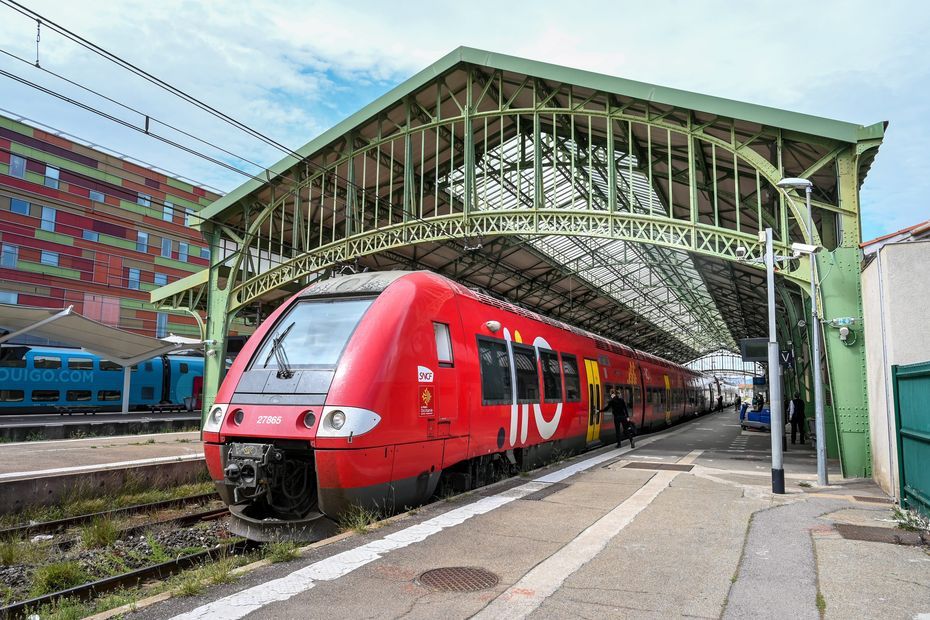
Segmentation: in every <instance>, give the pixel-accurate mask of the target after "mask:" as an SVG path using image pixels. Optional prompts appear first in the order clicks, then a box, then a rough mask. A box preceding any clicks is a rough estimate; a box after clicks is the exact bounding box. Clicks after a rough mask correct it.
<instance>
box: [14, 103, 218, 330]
mask: <svg viewBox="0 0 930 620" xmlns="http://www.w3.org/2000/svg"><path fill="white" fill-rule="evenodd" d="M218 197H219V194H218V193H215V192H211V191H209V190H207V189H204V188H203V187H198V186H196V185H194V184H192V183H190V182H188V181H184V180H181V179H179V178H175V177H173V176H169V175H168V174H166V173H163V172H160V171H157V170H155V169H151V168H147V167H145V166H144V165H141V164H139V163H133V162H132V161H129V160H128V159H126V158H124V157H120V156H118V155H116V154H113V153H108V152H104V151H102V150H99V149H98V148H92V147H91V146H89V145H87V144H83V143H81V142H80V141H78V140H77V139H76V138H65V137H62V135H61V134H58V133H55V132H54V130H51V129H48V128H47V129H41V128H40V127H39V126H34V125H33V124H27V123H26V122H23V121H22V120H14V119H12V118H9V117H5V116H2V115H0V248H2V254H0V303H6V304H18V305H24V306H43V307H48V308H64V307H67V306H70V305H73V306H74V311H75V312H78V313H80V314H82V315H84V316H86V317H88V318H91V319H94V320H96V321H99V322H102V323H105V324H107V325H111V326H114V327H119V328H122V329H126V330H130V331H133V332H136V333H139V334H144V335H146V336H155V337H163V336H166V335H167V334H169V333H173V334H177V335H184V336H192V337H197V338H199V337H200V332H199V329H198V327H197V323H196V321H195V320H194V318H193V317H191V316H189V315H185V314H182V313H167V312H161V311H156V309H155V308H154V307H153V306H152V305H151V304H150V303H149V301H148V300H149V291H151V290H152V289H154V288H157V287H159V286H163V285H165V284H169V283H171V282H174V281H175V280H178V279H180V278H183V277H184V276H187V275H189V274H191V273H193V272H196V271H199V270H201V269H203V268H204V267H206V266H208V265H209V259H210V253H209V248H208V245H207V243H206V242H205V241H204V239H203V236H202V235H201V234H200V233H199V232H198V231H196V230H194V229H192V228H190V226H189V225H190V223H191V220H192V218H193V217H195V214H196V213H197V212H198V211H200V210H201V209H203V208H204V207H206V206H207V205H209V204H210V203H211V202H213V201H214V200H216V199H217V198H218ZM21 342H23V343H26V344H29V343H30V340H29V337H28V336H24V337H22V339H21ZM33 343H35V341H33ZM39 343H41V342H39Z"/></svg>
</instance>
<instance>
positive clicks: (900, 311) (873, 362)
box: [862, 241, 930, 497]
mask: <svg viewBox="0 0 930 620" xmlns="http://www.w3.org/2000/svg"><path fill="white" fill-rule="evenodd" d="M862 306H863V325H864V334H863V335H864V337H865V344H866V372H867V378H868V395H869V430H870V434H871V445H872V477H873V478H874V480H875V481H876V482H877V483H878V484H879V486H881V487H882V489H884V490H885V492H886V493H888V494H889V495H893V496H894V497H897V496H898V462H897V439H896V429H895V423H894V396H893V391H892V390H893V387H892V384H891V367H892V366H893V365H904V364H915V363H918V362H926V361H930V241H914V242H907V243H891V244H888V245H885V246H884V247H882V248H881V249H880V250H879V251H878V254H877V256H876V258H875V259H874V260H873V261H872V262H871V263H870V264H869V265H868V266H867V267H866V268H865V270H864V271H863V272H862Z"/></svg>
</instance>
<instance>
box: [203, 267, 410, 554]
mask: <svg viewBox="0 0 930 620" xmlns="http://www.w3.org/2000/svg"><path fill="white" fill-rule="evenodd" d="M400 275H402V274H400ZM400 275H398V274H394V273H380V274H360V275H358V276H353V277H348V278H336V279H333V280H329V281H326V282H322V283H319V284H316V285H313V286H311V287H309V288H308V289H306V290H305V291H303V292H302V293H300V294H298V295H297V296H295V297H294V298H293V299H291V300H290V301H289V302H288V303H286V304H284V305H283V306H282V307H281V308H279V309H278V310H277V311H275V313H273V314H272V315H271V316H270V317H269V318H268V319H267V320H266V321H265V322H264V323H263V324H262V325H261V327H260V328H259V329H258V330H257V331H256V332H255V334H254V335H253V336H252V337H251V338H250V339H249V341H248V342H247V343H246V344H245V346H244V347H243V349H242V352H241V353H240V354H239V355H238V356H237V358H236V360H235V361H234V363H233V365H232V367H231V368H230V370H229V372H228V373H227V376H226V378H225V379H224V381H223V383H222V386H221V387H220V390H219V392H218V394H217V398H216V402H215V403H214V404H213V406H212V407H211V408H210V410H209V411H208V412H207V416H206V419H205V422H204V427H203V440H204V450H205V454H206V460H207V467H208V469H209V471H210V474H211V477H212V478H213V480H214V482H215V483H216V486H217V490H218V491H219V494H220V496H221V497H222V498H223V500H224V501H225V502H226V503H227V504H228V505H229V508H230V512H231V514H232V520H231V525H230V529H231V530H232V531H233V532H234V533H236V534H240V535H242V536H245V537H247V538H249V539H251V540H258V541H270V540H300V541H308V540H317V539H320V538H323V537H325V536H328V535H331V534H332V533H333V532H334V531H335V529H336V526H335V524H334V522H333V518H334V517H336V516H337V515H334V514H333V512H334V510H333V507H332V504H333V503H334V502H333V501H332V500H330V501H329V504H330V508H329V509H327V498H326V497H325V494H326V489H323V491H322V493H321V480H320V469H321V468H322V469H323V470H324V475H325V470H326V467H327V463H326V459H325V458H321V450H322V452H325V453H326V454H331V453H336V454H340V453H341V454H346V453H348V452H350V451H354V450H355V449H363V448H364V447H365V446H366V445H367V444H369V443H371V441H372V440H371V438H370V436H371V435H374V434H375V433H372V431H374V430H375V429H376V427H377V426H378V424H379V422H381V418H382V415H381V414H379V412H377V411H374V410H373V409H372V408H371V407H370V406H369V407H366V406H364V405H366V404H368V403H365V402H363V400H362V401H359V400H355V401H353V400H352V399H351V398H349V399H346V398H343V397H340V398H338V399H337V400H339V402H338V403H337V404H330V402H328V399H330V396H331V395H332V390H333V389H334V387H335V386H336V385H339V384H345V383H346V381H345V380H344V379H341V378H340V376H341V375H344V374H345V373H347V372H352V371H353V370H354V371H357V370H358V368H354V369H353V368H346V367H347V366H348V367H352V366H353V365H356V364H355V362H353V360H354V359H355V358H356V357H357V356H353V355H351V354H349V352H348V351H347V349H348V348H349V344H350V342H351V341H352V339H353V334H356V333H357V332H360V331H365V330H367V331H369V332H370V331H372V330H376V329H377V326H376V325H371V324H370V323H372V322H377V317H370V316H369V315H370V314H372V313H371V312H370V311H371V309H372V305H373V304H374V302H375V301H376V299H377V296H378V294H379V293H380V292H381V291H382V290H383V289H384V288H386V287H387V286H388V285H389V284H390V283H391V282H392V281H393V280H394V279H396V278H397V277H400ZM369 319H370V320H369ZM366 325H367V327H366ZM341 391H342V392H344V391H345V390H341ZM359 398H362V399H363V398H364V396H363V395H362V396H360V397H359ZM367 475H368V476H369V477H371V478H373V479H375V480H381V479H384V480H385V481H387V480H389V478H390V469H389V468H388V469H387V471H377V468H372V467H371V466H369V471H368V472H367ZM348 483H349V484H352V483H353V481H351V480H350V481H348ZM324 484H325V481H324ZM321 495H322V496H321Z"/></svg>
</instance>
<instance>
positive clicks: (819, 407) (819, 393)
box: [778, 178, 829, 486]
mask: <svg viewBox="0 0 930 620" xmlns="http://www.w3.org/2000/svg"><path fill="white" fill-rule="evenodd" d="M778 187H781V188H782V189H802V188H803V189H804V194H805V197H806V202H807V236H808V239H810V241H811V243H813V241H814V212H813V210H812V209H811V190H812V189H813V188H814V184H813V183H811V181H810V180H808V179H798V178H786V179H782V180H781V181H779V182H778ZM810 261H811V293H810V294H811V357H812V358H813V359H812V360H811V362H812V366H813V368H812V371H811V372H812V373H813V375H814V427H815V429H816V432H817V484H818V485H820V486H827V485H828V484H829V480H828V478H827V433H826V428H825V425H824V416H823V379H822V377H823V375H822V373H821V369H820V320H819V318H818V317H817V262H816V261H815V260H814V252H813V251H811V252H810Z"/></svg>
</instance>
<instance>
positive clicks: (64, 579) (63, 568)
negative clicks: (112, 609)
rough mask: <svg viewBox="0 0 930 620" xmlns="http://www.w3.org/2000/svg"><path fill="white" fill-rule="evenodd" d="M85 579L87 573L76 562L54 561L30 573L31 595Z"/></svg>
mask: <svg viewBox="0 0 930 620" xmlns="http://www.w3.org/2000/svg"><path fill="white" fill-rule="evenodd" d="M85 581H87V573H85V572H84V569H82V568H81V566H80V564H78V563H77V562H55V563H53V564H46V565H45V566H40V567H39V568H37V569H36V571H35V573H33V575H32V588H31V590H30V592H29V594H30V595H31V596H42V595H43V594H48V593H50V592H58V591H59V590H65V589H67V588H73V587H74V586H78V585H81V584H82V583H84V582H85Z"/></svg>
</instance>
